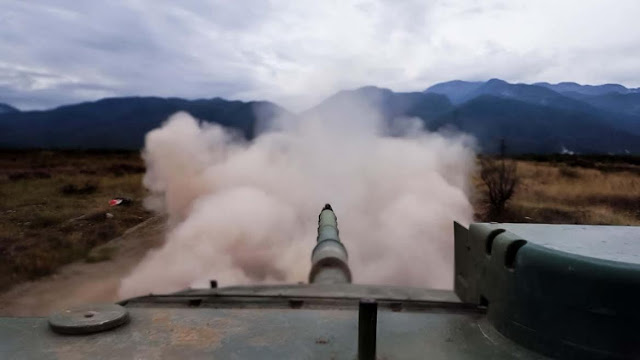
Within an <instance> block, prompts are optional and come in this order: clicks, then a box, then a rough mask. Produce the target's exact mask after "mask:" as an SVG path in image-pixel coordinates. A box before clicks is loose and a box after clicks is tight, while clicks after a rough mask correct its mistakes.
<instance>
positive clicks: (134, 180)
mask: <svg viewBox="0 0 640 360" xmlns="http://www.w3.org/2000/svg"><path fill="white" fill-rule="evenodd" d="M143 172H144V167H143V166H142V160H141V159H140V155H139V153H131V152H122V153H115V152H114V153H90V152H51V151H29V152H7V151H4V152H0V199H1V200H0V255H1V257H2V259H3V261H1V262H0V290H1V289H5V288H7V287H8V286H10V285H13V284H15V283H18V282H20V281H23V280H27V279H33V278H37V277H40V276H44V275H48V274H51V273H52V272H54V271H55V270H56V269H57V268H58V267H60V266H61V265H63V264H66V263H69V262H72V261H75V260H78V259H83V258H84V259H86V260H87V261H94V262H95V261H104V260H108V259H109V257H110V254H109V252H108V251H107V250H102V249H101V250H100V252H99V253H98V252H96V253H91V249H92V248H94V247H95V246H97V245H100V244H102V243H104V242H107V241H108V240H110V239H112V238H114V237H117V236H119V235H121V234H122V233H123V232H124V231H125V230H126V229H128V228H130V227H132V226H134V225H136V224H138V223H140V222H141V221H144V220H145V219H147V218H149V217H150V215H151V214H150V213H148V212H147V211H145V210H144V209H143V207H142V205H141V201H140V200H141V199H142V198H143V197H144V190H143V188H142V186H141V179H142V175H143ZM117 196H120V197H127V198H131V199H133V200H134V201H133V203H132V204H130V205H129V206H114V207H110V206H109V204H108V202H109V200H110V199H111V198H113V197H117Z"/></svg>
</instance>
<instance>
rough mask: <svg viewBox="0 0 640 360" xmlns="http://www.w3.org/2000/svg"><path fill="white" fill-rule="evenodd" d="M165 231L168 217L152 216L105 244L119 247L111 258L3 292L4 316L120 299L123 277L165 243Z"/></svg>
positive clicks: (0, 303) (65, 269)
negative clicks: (155, 248)
mask: <svg viewBox="0 0 640 360" xmlns="http://www.w3.org/2000/svg"><path fill="white" fill-rule="evenodd" d="M164 231H165V220H164V219H163V218H160V217H154V218H151V219H149V220H147V221H145V222H143V223H141V224H139V225H138V226H135V227H133V228H131V229H129V230H127V231H126V232H125V233H124V234H123V235H122V236H121V237H119V238H117V239H114V240H112V241H110V242H108V243H106V244H104V245H102V246H109V247H113V248H115V249H116V250H115V253H114V254H113V256H112V258H111V260H107V261H102V262H98V263H87V262H84V261H79V262H75V263H72V264H69V265H66V266H63V267H62V268H60V269H59V270H58V271H57V272H56V274H54V275H51V276H47V277H44V278H41V279H38V280H36V281H31V282H26V283H22V284H19V285H17V286H14V287H13V288H11V289H9V290H8V291H7V292H5V293H2V294H0V316H47V315H49V314H51V313H52V312H53V311H56V310H60V309H63V308H66V307H69V306H74V305H80V304H85V303H101V302H114V301H117V300H118V298H117V292H118V287H119V285H120V279H122V278H123V277H125V276H127V275H128V274H129V273H130V272H131V270H132V269H133V267H134V266H135V265H136V264H138V263H139V262H140V260H141V259H142V258H143V257H144V255H145V254H146V253H147V251H148V250H149V249H151V248H154V247H157V246H159V245H161V244H162V242H163V240H164Z"/></svg>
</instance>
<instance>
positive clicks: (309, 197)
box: [120, 104, 474, 297]
mask: <svg viewBox="0 0 640 360" xmlns="http://www.w3.org/2000/svg"><path fill="white" fill-rule="evenodd" d="M338 106H339V107H340V109H338V110H340V111H334V112H333V113H332V112H329V113H330V114H331V116H327V112H325V113H324V115H320V114H316V115H315V116H314V115H309V116H306V117H305V118H304V119H300V120H297V121H285V122H282V123H280V124H278V128H279V130H278V131H272V132H266V133H263V134H262V135H260V136H258V137H257V138H256V139H254V140H253V141H251V142H247V141H244V140H241V139H239V138H238V137H236V136H233V134H230V133H229V132H227V131H225V130H224V129H223V128H221V127H219V126H216V125H211V124H208V123H201V122H199V121H197V120H196V119H194V118H193V117H191V116H190V115H189V114H186V113H178V114H175V115H173V116H172V117H171V118H169V120H168V121H167V122H166V123H165V124H164V125H163V126H162V127H161V128H159V129H156V130H154V131H151V132H150V133H149V134H148V135H147V137H146V144H145V150H144V153H143V157H144V159H145V162H146V165H147V173H146V175H145V178H144V184H145V186H146V187H147V188H148V189H149V190H150V192H151V194H152V195H151V196H150V197H149V198H148V199H147V205H148V207H150V208H152V209H154V210H155V211H158V212H163V213H166V214H168V218H169V224H170V229H169V231H168V234H167V237H166V243H165V244H164V245H163V246H162V247H161V248H160V249H158V250H154V251H151V252H150V253H149V254H148V255H147V257H146V258H145V259H144V260H143V261H142V262H141V263H140V264H139V265H138V266H137V268H135V269H134V271H133V272H132V274H131V275H130V276H129V277H127V278H125V279H124V280H123V281H122V284H121V288H120V296H121V297H130V296H134V295H140V294H145V293H150V292H153V293H164V292H172V291H177V290H181V289H184V288H186V287H189V286H191V287H197V286H206V284H207V282H208V280H209V279H217V280H218V282H219V283H220V284H222V285H223V286H225V285H236V284H256V283H279V282H286V283H296V282H300V281H306V280H307V276H308V272H309V269H310V256H311V250H312V249H313V247H314V245H315V237H316V230H317V219H318V213H319V212H320V210H321V208H322V206H323V205H324V204H325V203H331V204H332V205H333V208H334V210H335V212H336V215H337V216H338V225H339V227H340V237H341V239H342V241H343V243H344V244H345V246H346V248H347V250H348V252H349V265H350V267H351V271H352V273H353V280H354V282H356V283H371V284H397V285H411V286H419V287H430V288H451V287H452V284H453V225H452V222H453V221H454V220H457V221H460V222H462V223H468V222H470V220H471V218H472V213H473V212H472V207H471V205H470V203H469V200H468V195H469V194H468V193H469V186H468V182H469V177H470V173H471V171H472V170H473V163H474V154H473V152H472V150H471V148H470V146H469V143H470V141H469V138H467V137H465V136H461V135H451V134H448V135H443V134H438V133H429V132H425V131H423V130H422V128H421V126H420V124H421V122H420V121H417V120H415V119H404V120H402V119H401V120H398V121H394V122H393V124H392V126H389V125H388V122H385V121H383V120H382V118H381V116H380V115H379V114H378V113H377V112H376V111H373V110H372V109H371V108H370V107H368V106H364V105H363V104H346V105H345V104H338ZM338 114H340V115H338ZM390 133H393V134H394V136H389V135H387V134H390Z"/></svg>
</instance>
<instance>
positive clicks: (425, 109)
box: [302, 86, 454, 120]
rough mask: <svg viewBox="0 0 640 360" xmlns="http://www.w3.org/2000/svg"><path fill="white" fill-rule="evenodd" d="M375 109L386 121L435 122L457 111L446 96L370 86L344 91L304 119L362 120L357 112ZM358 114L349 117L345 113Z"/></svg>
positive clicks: (308, 111)
mask: <svg viewBox="0 0 640 360" xmlns="http://www.w3.org/2000/svg"><path fill="white" fill-rule="evenodd" d="M361 105H366V107H368V108H371V109H375V110H376V111H377V112H378V113H380V114H382V115H383V117H384V119H386V120H391V119H393V118H396V117H399V116H413V117H419V118H422V119H424V120H433V119H436V118H437V117H438V116H440V115H442V114H445V113H447V112H448V111H451V110H452V109H453V108H454V107H453V105H452V104H451V101H449V99H447V97H446V96H443V95H439V94H430V93H423V92H406V93H403V92H398V93H396V92H393V91H391V90H389V89H383V88H378V87H374V86H366V87H362V88H359V89H356V90H345V91H340V92H338V93H337V94H335V95H333V96H331V97H329V98H327V99H326V100H324V101H323V102H321V103H320V104H318V105H317V106H315V107H313V108H311V109H309V110H307V111H306V112H304V113H303V114H302V115H303V116H322V117H323V118H331V117H344V118H348V117H350V116H362V115H363V114H359V113H358V112H357V111H359V110H361V109H362V108H363V106H361ZM351 110H353V112H354V113H349V114H345V112H351Z"/></svg>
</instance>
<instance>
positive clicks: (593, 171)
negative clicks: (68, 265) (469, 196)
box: [474, 159, 640, 225]
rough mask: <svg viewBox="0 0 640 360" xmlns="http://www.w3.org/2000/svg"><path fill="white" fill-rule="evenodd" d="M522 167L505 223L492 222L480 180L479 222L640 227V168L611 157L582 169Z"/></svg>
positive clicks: (549, 164)
mask: <svg viewBox="0 0 640 360" xmlns="http://www.w3.org/2000/svg"><path fill="white" fill-rule="evenodd" d="M614 160H615V159H614ZM567 162H568V163H569V164H568V163H567ZM517 169H518V170H517V174H518V178H519V184H518V187H517V188H516V191H515V194H514V196H513V198H512V199H511V201H510V202H509V203H507V208H506V211H505V214H504V216H503V218H502V219H488V218H486V216H485V215H484V214H486V213H487V210H486V205H485V200H484V196H483V194H484V191H485V186H484V184H483V183H482V181H481V180H480V179H479V178H477V177H476V178H474V184H475V185H476V188H477V190H478V191H477V192H476V197H475V199H474V208H475V209H476V218H477V220H480V221H492V220H496V221H497V220H500V221H503V222H527V223H551V224H592V225H640V165H637V164H631V163H625V162H618V161H615V162H612V161H611V159H609V161H604V162H603V161H596V160H592V161H583V162H581V164H580V165H571V161H554V162H549V161H545V162H541V161H530V160H517Z"/></svg>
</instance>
